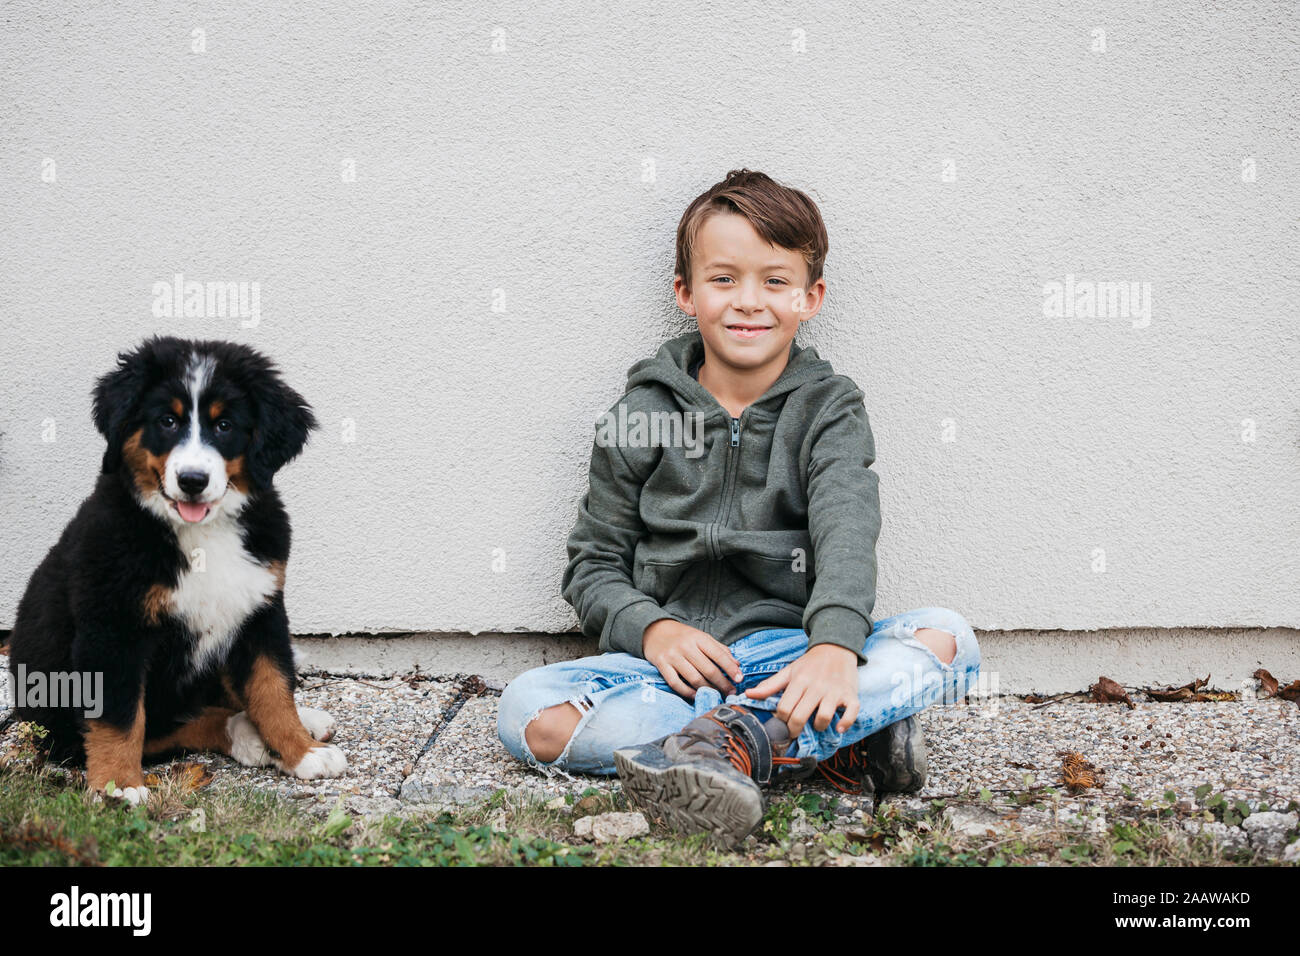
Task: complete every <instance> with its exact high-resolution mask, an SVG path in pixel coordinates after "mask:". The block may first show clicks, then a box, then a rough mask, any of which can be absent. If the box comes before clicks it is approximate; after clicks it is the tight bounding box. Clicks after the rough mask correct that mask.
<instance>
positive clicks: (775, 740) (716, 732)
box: [614, 704, 811, 847]
mask: <svg viewBox="0 0 1300 956" xmlns="http://www.w3.org/2000/svg"><path fill="white" fill-rule="evenodd" d="M792 744H793V741H792V740H791V739H790V732H789V728H787V727H786V725H785V722H784V721H782V720H780V719H778V718H777V717H775V716H773V717H770V718H769V719H768V720H767V722H766V723H764V722H763V721H760V720H759V719H758V718H757V717H755V716H754V714H753V713H752V712H751V711H750V710H749V709H747V708H745V707H736V706H731V705H729V704H723V705H722V706H721V707H715V708H714V709H713V710H711V711H709V712H708V713H707V714H702V715H701V716H699V717H696V718H695V719H694V720H692V721H691V722H690V723H689V724H687V725H686V726H685V727H683V728H682V729H681V730H680V731H678V732H677V733H675V734H669V735H668V736H667V737H664V738H662V739H661V740H656V741H654V742H652V743H648V744H641V745H640V746H638V747H626V748H624V749H622V750H616V751H614V764H615V766H616V767H617V768H618V775H619V777H620V778H621V779H622V781H623V792H624V793H626V794H627V797H628V800H629V802H631V803H633V804H636V805H637V806H640V807H642V808H644V809H645V810H647V811H648V812H649V813H651V814H652V815H654V816H657V817H662V818H663V819H664V820H665V821H666V822H667V823H668V824H670V825H671V826H673V827H675V828H676V829H678V830H682V831H687V832H700V831H705V832H708V833H710V834H712V835H713V836H714V838H715V839H716V840H718V841H719V842H720V843H722V844H723V845H724V846H729V847H730V846H735V845H736V844H738V843H739V842H740V841H741V840H743V839H745V837H746V836H748V835H749V833H750V831H752V830H753V829H754V827H756V826H758V824H759V821H761V820H762V819H763V809H764V799H763V792H762V790H760V789H759V785H760V784H767V783H769V782H770V781H771V779H772V772H773V769H774V768H779V767H782V766H789V767H800V768H802V769H804V770H811V761H810V760H807V759H800V758H798V757H788V756H786V754H787V753H788V752H789V750H790V749H791V745H792Z"/></svg>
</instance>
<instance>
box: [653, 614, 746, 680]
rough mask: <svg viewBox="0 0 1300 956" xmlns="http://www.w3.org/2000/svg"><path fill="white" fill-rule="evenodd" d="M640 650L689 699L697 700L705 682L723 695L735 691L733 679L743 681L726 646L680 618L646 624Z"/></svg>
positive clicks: (663, 619) (664, 619)
mask: <svg viewBox="0 0 1300 956" xmlns="http://www.w3.org/2000/svg"><path fill="white" fill-rule="evenodd" d="M641 653H642V654H644V655H645V659H646V660H648V661H649V662H650V663H651V664H653V665H654V666H655V667H657V668H659V673H660V674H662V675H663V676H664V680H666V681H667V682H668V686H669V687H671V688H672V689H673V690H675V691H677V693H679V694H681V695H682V696H683V697H685V698H686V699H687V700H694V699H695V690H696V688H699V687H703V686H704V685H705V684H712V685H713V686H714V687H716V688H717V689H718V690H719V691H721V692H722V693H724V694H734V693H735V692H736V687H735V685H734V684H733V683H732V682H731V681H739V680H740V665H739V664H738V663H736V659H735V658H734V657H732V656H731V651H729V650H727V645H725V644H723V643H721V642H719V641H716V640H714V639H713V636H712V635H711V634H706V633H705V632H704V631H700V630H697V629H696V628H693V627H691V626H690V625H688V624H683V623H682V622H681V621H674V620H673V619H672V618H669V617H665V618H661V619H660V620H658V621H655V622H654V623H653V624H651V625H650V626H649V627H647V628H646V629H645V634H644V635H643V636H642V639H641ZM724 671H725V672H726V673H723V672H724ZM728 675H730V677H731V680H728V679H727V676H728Z"/></svg>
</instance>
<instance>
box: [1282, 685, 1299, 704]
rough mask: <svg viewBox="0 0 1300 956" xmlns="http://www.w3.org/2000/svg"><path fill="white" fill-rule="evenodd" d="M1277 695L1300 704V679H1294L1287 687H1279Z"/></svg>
mask: <svg viewBox="0 0 1300 956" xmlns="http://www.w3.org/2000/svg"><path fill="white" fill-rule="evenodd" d="M1277 696H1278V697H1281V698H1282V699H1283V700H1289V701H1291V702H1292V703H1293V704H1300V680H1293V681H1292V682H1291V683H1289V684H1287V685H1286V686H1285V687H1279V688H1278V689H1277Z"/></svg>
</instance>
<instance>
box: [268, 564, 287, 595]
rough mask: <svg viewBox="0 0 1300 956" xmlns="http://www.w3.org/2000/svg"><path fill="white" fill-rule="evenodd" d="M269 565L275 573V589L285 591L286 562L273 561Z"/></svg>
mask: <svg viewBox="0 0 1300 956" xmlns="http://www.w3.org/2000/svg"><path fill="white" fill-rule="evenodd" d="M269 567H270V569H271V573H272V574H274V575H275V589H276V590H277V591H283V590H284V568H285V564H284V562H283V561H272V562H271V564H270V565H269Z"/></svg>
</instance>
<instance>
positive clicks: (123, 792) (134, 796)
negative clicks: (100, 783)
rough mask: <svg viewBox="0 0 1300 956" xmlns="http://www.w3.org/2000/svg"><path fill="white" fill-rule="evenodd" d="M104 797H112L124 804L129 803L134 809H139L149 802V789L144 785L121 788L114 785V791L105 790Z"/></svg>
mask: <svg viewBox="0 0 1300 956" xmlns="http://www.w3.org/2000/svg"><path fill="white" fill-rule="evenodd" d="M104 795H105V796H108V797H112V798H113V799H114V800H121V801H122V802H123V803H129V804H130V805H131V806H133V807H138V806H139V805H140V804H142V803H147V802H148V801H149V788H148V787H146V786H145V785H144V784H140V785H139V786H138V787H119V786H117V785H116V784H114V785H113V789H112V790H107V789H106V790H105V791H104Z"/></svg>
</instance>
